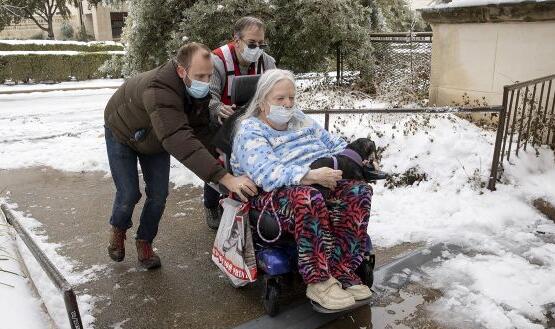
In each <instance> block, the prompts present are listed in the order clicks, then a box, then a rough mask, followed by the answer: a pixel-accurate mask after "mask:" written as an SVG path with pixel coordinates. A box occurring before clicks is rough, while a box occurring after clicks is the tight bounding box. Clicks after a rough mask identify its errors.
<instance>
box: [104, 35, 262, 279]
mask: <svg viewBox="0 0 555 329" xmlns="http://www.w3.org/2000/svg"><path fill="white" fill-rule="evenodd" d="M212 71H213V64H212V61H211V58H210V50H209V49H208V48H207V47H206V46H204V45H202V44H198V43H194V42H193V43H189V44H186V45H184V46H182V47H181V48H180V49H179V51H178V53H177V56H176V58H175V59H172V60H170V61H168V62H167V63H165V64H163V65H161V66H159V67H157V68H155V69H153V70H151V71H148V72H144V73H141V74H138V75H136V76H134V77H132V78H130V79H129V80H127V81H126V82H124V83H123V84H122V85H121V87H119V88H118V90H117V91H116V92H115V93H114V95H113V96H112V97H111V98H110V100H109V101H108V105H107V106H106V109H105V111H104V122H105V135H106V148H107V152H108V160H109V164H110V171H111V173H112V177H113V180H114V184H115V186H116V197H115V200H114V205H113V208H112V215H111V217H110V224H111V225H112V233H111V237H110V243H109V246H108V254H109V256H110V258H112V259H113V260H114V261H117V262H120V261H122V260H123V258H124V257H125V237H126V231H127V229H129V228H130V227H131V226H132V222H131V216H132V214H133V209H134V207H135V205H136V204H137V202H138V201H139V199H140V198H141V192H140V190H139V174H138V171H137V160H138V161H139V164H140V166H141V170H142V174H143V180H144V182H145V185H146V187H145V193H146V200H145V204H144V207H143V209H142V213H141V217H140V224H139V227H138V229H137V235H136V247H137V254H138V259H139V262H140V263H141V265H143V266H144V267H146V268H148V269H152V268H157V267H160V265H161V264H160V258H159V257H158V255H156V253H154V251H153V250H152V241H153V240H154V238H155V236H156V234H157V232H158V223H159V221H160V218H161V216H162V214H163V212H164V208H165V204H166V198H167V196H168V184H169V171H170V155H171V156H173V157H174V158H176V159H177V160H178V161H179V162H181V163H182V164H183V165H185V166H186V167H187V168H188V169H189V170H191V171H192V172H193V173H195V174H196V175H197V176H199V177H200V178H201V179H203V180H204V181H208V182H213V183H220V184H222V185H224V186H225V187H226V188H227V189H228V190H230V191H231V192H234V193H236V194H237V195H238V196H239V197H240V198H242V199H243V200H246V196H247V195H255V194H256V185H255V184H254V183H253V182H252V181H251V180H250V179H249V178H247V177H246V176H240V177H234V176H232V175H230V174H229V173H228V172H227V171H226V170H225V169H224V168H223V167H222V166H221V165H220V164H219V163H218V161H217V160H216V159H215V158H214V157H213V156H212V155H211V152H210V151H209V149H208V148H209V147H210V146H209V145H210V140H211V137H212V135H213V131H211V128H210V125H209V122H210V113H209V110H208V104H209V101H210V95H209V84H208V82H209V81H210V77H211V75H212Z"/></svg>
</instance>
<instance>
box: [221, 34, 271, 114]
mask: <svg viewBox="0 0 555 329" xmlns="http://www.w3.org/2000/svg"><path fill="white" fill-rule="evenodd" d="M213 53H214V54H215V55H216V56H218V57H219V58H220V59H221V60H222V62H223V63H224V69H225V77H226V79H225V84H224V90H223V92H222V97H221V98H220V100H221V102H222V103H224V104H225V105H232V104H231V87H232V85H233V78H234V77H235V76H240V75H241V70H240V69H239V60H237V55H236V54H235V45H233V43H228V44H227V45H224V46H221V47H220V48H217V49H214V51H213ZM262 73H264V59H263V56H260V58H259V59H258V62H257V63H251V65H250V66H249V71H248V73H247V75H254V74H262Z"/></svg>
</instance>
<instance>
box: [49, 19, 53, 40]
mask: <svg viewBox="0 0 555 329" xmlns="http://www.w3.org/2000/svg"><path fill="white" fill-rule="evenodd" d="M53 21H54V17H52V16H48V39H49V40H54V27H53Z"/></svg>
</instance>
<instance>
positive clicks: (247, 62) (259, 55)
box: [204, 16, 276, 228]
mask: <svg viewBox="0 0 555 329" xmlns="http://www.w3.org/2000/svg"><path fill="white" fill-rule="evenodd" d="M264 32H265V30H264V23H263V22H262V21H261V20H259V19H258V18H255V17H250V16H247V17H243V18H240V19H239V20H238V21H237V22H235V27H234V28H233V41H231V42H229V43H228V44H226V45H223V46H221V47H220V48H217V49H215V50H214V51H213V55H212V60H213V62H214V72H213V74H212V78H211V79H210V94H211V99H210V105H209V108H210V117H211V121H212V122H213V123H215V124H216V125H217V124H218V123H220V124H221V123H222V122H223V120H225V119H227V118H228V117H229V116H230V115H232V114H233V112H234V111H235V104H231V86H232V85H233V78H234V77H236V76H239V75H253V74H262V73H263V72H264V71H266V70H270V69H275V68H276V61H275V59H274V58H273V57H272V56H270V55H268V54H266V53H265V52H264V49H265V48H266V47H267V45H266V43H264V38H265V35H264ZM219 199H220V195H219V194H218V193H217V192H216V191H214V190H213V189H212V188H210V187H209V186H208V185H205V186H204V206H205V213H206V222H207V224H208V226H209V227H211V228H217V227H218V225H219V224H220V217H221V213H220V209H219Z"/></svg>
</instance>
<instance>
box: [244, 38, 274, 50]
mask: <svg viewBox="0 0 555 329" xmlns="http://www.w3.org/2000/svg"><path fill="white" fill-rule="evenodd" d="M241 41H243V42H244V43H245V44H246V45H247V47H248V48H249V49H255V48H256V47H259V48H260V49H264V48H266V47H268V44H267V43H258V42H247V41H245V40H243V39H241Z"/></svg>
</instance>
